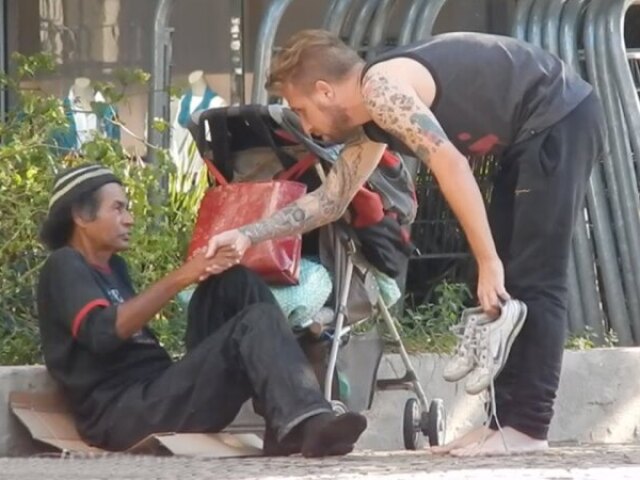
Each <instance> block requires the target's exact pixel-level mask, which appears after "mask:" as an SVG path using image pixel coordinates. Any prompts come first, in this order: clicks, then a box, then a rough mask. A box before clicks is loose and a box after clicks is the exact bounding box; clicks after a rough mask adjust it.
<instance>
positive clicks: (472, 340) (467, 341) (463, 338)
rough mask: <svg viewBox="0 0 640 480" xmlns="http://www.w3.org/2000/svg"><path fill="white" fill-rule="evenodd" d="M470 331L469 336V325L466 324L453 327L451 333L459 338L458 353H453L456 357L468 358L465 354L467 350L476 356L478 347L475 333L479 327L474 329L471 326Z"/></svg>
mask: <svg viewBox="0 0 640 480" xmlns="http://www.w3.org/2000/svg"><path fill="white" fill-rule="evenodd" d="M468 331H469V334H468V335H467V324H466V323H464V322H462V323H459V324H457V325H454V326H453V327H451V332H452V333H453V334H454V335H455V336H456V337H457V338H458V342H457V346H456V351H455V352H454V353H453V355H454V356H455V357H466V354H465V353H464V351H465V350H469V351H470V352H471V353H472V354H474V355H475V351H476V347H477V340H476V335H475V332H476V331H477V325H476V326H473V327H472V326H469V329H468ZM474 358H475V357H474Z"/></svg>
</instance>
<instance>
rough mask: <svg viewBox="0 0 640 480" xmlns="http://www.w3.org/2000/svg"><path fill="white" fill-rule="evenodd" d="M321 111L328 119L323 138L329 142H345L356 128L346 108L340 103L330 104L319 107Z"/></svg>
mask: <svg viewBox="0 0 640 480" xmlns="http://www.w3.org/2000/svg"><path fill="white" fill-rule="evenodd" d="M321 110H322V112H323V113H324V114H325V115H326V116H327V118H328V119H329V123H330V127H329V131H328V132H326V133H324V135H323V140H324V141H328V142H331V143H345V142H346V141H347V140H349V138H351V137H352V136H353V135H354V134H355V133H356V132H357V130H358V128H357V126H355V125H353V122H352V121H351V118H350V117H349V114H348V113H347V109H346V108H345V107H343V106H340V105H332V106H329V107H323V108H321Z"/></svg>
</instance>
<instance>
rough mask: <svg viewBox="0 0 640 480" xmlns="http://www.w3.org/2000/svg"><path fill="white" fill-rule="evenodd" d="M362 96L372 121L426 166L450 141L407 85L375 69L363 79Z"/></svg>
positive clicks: (429, 111) (432, 115) (428, 110)
mask: <svg viewBox="0 0 640 480" xmlns="http://www.w3.org/2000/svg"><path fill="white" fill-rule="evenodd" d="M362 96H363V99H364V102H365V106H366V107H367V109H368V110H369V113H370V114H371V116H372V118H373V120H374V121H375V122H376V123H377V124H378V125H379V126H380V127H382V128H383V129H385V130H386V131H388V132H389V133H390V134H392V135H393V136H394V137H396V138H397V139H398V140H400V141H402V142H403V143H404V144H405V145H407V146H409V147H410V148H412V149H413V150H414V151H415V153H416V155H417V156H418V157H420V158H421V159H422V160H423V161H424V162H425V163H427V164H429V163H430V160H431V155H432V154H433V153H435V152H436V151H437V150H438V148H439V147H440V146H441V145H442V144H443V143H444V142H445V141H446V140H447V136H446V134H445V132H444V130H443V129H442V127H441V126H440V124H439V123H438V120H437V119H436V117H435V115H434V114H433V113H432V112H431V110H430V109H429V107H428V106H427V105H425V104H424V103H423V102H422V100H421V99H420V97H419V96H418V94H417V93H416V91H415V89H414V88H413V87H412V86H411V85H409V84H407V83H406V82H404V81H401V80H398V79H396V78H395V77H392V76H391V75H388V74H386V73H384V72H381V71H379V70H375V69H373V70H370V71H368V72H367V73H366V74H365V76H364V78H363V84H362Z"/></svg>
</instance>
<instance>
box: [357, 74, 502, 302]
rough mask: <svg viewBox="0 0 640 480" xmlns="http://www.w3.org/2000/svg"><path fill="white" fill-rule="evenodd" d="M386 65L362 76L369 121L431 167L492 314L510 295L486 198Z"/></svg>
mask: <svg viewBox="0 0 640 480" xmlns="http://www.w3.org/2000/svg"><path fill="white" fill-rule="evenodd" d="M387 69H388V67H386V68H385V66H384V64H380V65H376V66H374V67H372V68H371V69H370V70H369V71H368V72H367V74H366V75H365V77H364V79H363V96H364V100H365V103H366V105H367V109H368V110H369V112H370V114H371V116H372V118H373V120H374V121H375V122H376V123H377V124H378V125H379V126H381V127H382V128H383V129H385V130H386V131H388V132H389V133H391V134H393V135H394V136H395V137H397V138H398V139H399V140H401V141H402V142H404V143H405V144H406V145H407V146H408V147H410V148H411V149H412V150H413V151H414V152H415V153H416V156H417V157H418V158H419V159H420V160H422V162H423V163H424V164H425V165H426V166H427V167H428V168H430V169H431V170H432V172H433V174H434V176H435V178H436V180H437V181H438V184H439V186H440V189H441V190H442V193H443V195H444V197H445V198H446V200H447V202H448V203H449V205H450V206H451V208H452V210H453V212H454V213H455V215H456V217H457V218H458V220H459V221H460V224H461V225H462V228H463V229H464V231H465V234H466V236H467V239H468V241H469V244H470V246H471V250H472V251H473V254H474V256H475V258H476V260H477V262H478V267H479V281H478V298H479V300H480V303H481V304H482V306H483V307H484V309H485V310H486V311H491V312H495V311H496V308H497V306H498V303H499V302H498V300H499V298H505V299H506V298H508V294H507V292H506V290H505V288H504V271H503V267H502V263H501V262H500V259H499V258H498V254H497V252H496V248H495V244H494V242H493V237H492V236H491V230H490V228H489V222H488V219H487V213H486V210H485V207H484V201H483V199H482V195H481V194H480V189H479V188H478V184H477V182H476V180H475V178H474V176H473V173H472V171H471V168H470V167H469V163H468V161H467V159H466V158H465V157H464V156H463V155H462V154H461V153H460V152H459V151H458V149H457V148H455V146H454V145H453V144H452V143H451V142H450V141H449V140H448V138H447V136H446V134H445V132H444V131H443V129H442V127H441V126H440V124H439V123H438V121H437V119H436V117H435V116H434V115H433V113H432V112H431V110H430V109H429V107H428V106H427V105H425V103H424V102H423V101H422V100H421V99H420V97H419V96H418V94H417V93H416V91H415V89H414V88H413V86H412V85H411V84H409V83H408V82H407V81H405V80H404V79H403V78H398V76H397V74H395V73H394V72H390V71H388V70H387Z"/></svg>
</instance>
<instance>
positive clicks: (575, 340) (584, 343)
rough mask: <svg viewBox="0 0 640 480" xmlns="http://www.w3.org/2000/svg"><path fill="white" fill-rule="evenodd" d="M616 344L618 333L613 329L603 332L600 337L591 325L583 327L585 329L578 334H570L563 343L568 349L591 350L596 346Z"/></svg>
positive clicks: (613, 345) (612, 345)
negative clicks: (602, 335)
mask: <svg viewBox="0 0 640 480" xmlns="http://www.w3.org/2000/svg"><path fill="white" fill-rule="evenodd" d="M617 345H618V335H617V334H616V332H614V331H613V330H609V331H607V332H605V334H604V337H603V338H602V339H600V338H598V334H597V333H595V332H594V331H593V329H592V328H591V327H585V331H584V332H583V333H581V334H578V335H570V336H569V338H567V341H566V343H565V348H567V349H569V350H591V349H593V348H598V347H608V348H611V347H615V346H617Z"/></svg>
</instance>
